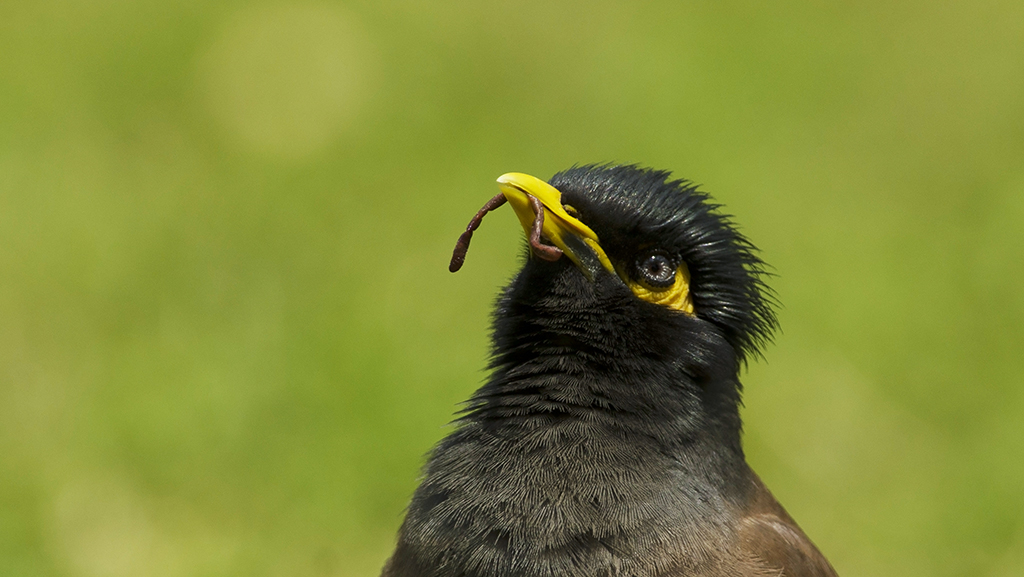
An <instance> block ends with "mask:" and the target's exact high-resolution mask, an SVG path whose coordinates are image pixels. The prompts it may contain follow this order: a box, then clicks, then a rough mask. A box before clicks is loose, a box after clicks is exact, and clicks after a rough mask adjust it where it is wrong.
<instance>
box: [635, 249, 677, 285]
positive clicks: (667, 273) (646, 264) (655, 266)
mask: <svg viewBox="0 0 1024 577" xmlns="http://www.w3.org/2000/svg"><path fill="white" fill-rule="evenodd" d="M639 264H640V266H639V267H637V268H639V272H640V276H641V278H642V280H644V281H645V282H647V283H649V284H651V285H653V286H656V287H668V286H671V285H672V283H673V282H674V281H675V277H676V271H675V268H674V267H673V266H672V261H671V260H669V258H668V257H667V256H665V255H663V254H658V253H655V254H649V255H647V256H645V257H642V258H641V259H640V263H639Z"/></svg>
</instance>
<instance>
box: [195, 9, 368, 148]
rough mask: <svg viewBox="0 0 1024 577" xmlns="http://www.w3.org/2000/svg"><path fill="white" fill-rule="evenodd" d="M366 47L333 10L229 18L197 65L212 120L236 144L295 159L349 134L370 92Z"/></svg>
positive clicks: (344, 15) (254, 11)
mask: <svg viewBox="0 0 1024 577" xmlns="http://www.w3.org/2000/svg"><path fill="white" fill-rule="evenodd" d="M370 53H371V50H370V47H369V42H368V41H367V40H366V38H365V37H364V35H363V34H362V33H361V31H360V29H359V26H358V25H357V24H356V23H355V22H354V21H353V19H352V17H351V16H349V15H348V14H347V13H345V12H343V11H342V10H340V9H338V8H336V7H331V6H317V5H306V6H303V5H280V6H264V7H258V8H249V9H244V10H242V11H240V12H238V13H236V14H235V15H234V17H233V18H231V20H230V21H229V23H228V24H227V25H226V26H225V28H224V30H223V32H222V33H221V35H220V36H219V38H217V40H216V41H215V42H214V43H213V45H212V46H211V47H210V48H209V50H208V51H207V53H206V54H205V56H204V57H203V58H202V60H201V61H200V79H201V83H202V86H203V90H204V92H205V97H206V101H207V103H208V106H209V108H210V110H211V112H212V114H213V116H214V117H216V119H217V120H218V121H219V123H220V124H221V125H222V126H223V127H224V129H226V131H227V132H228V133H229V134H230V136H231V137H232V138H233V140H235V141H236V142H237V143H240V144H242V145H243V146H245V147H246V148H249V149H251V150H255V151H257V152H259V153H263V154H266V155H268V156H272V157H278V158H282V159H297V158H302V157H305V156H308V155H309V154H312V153H314V152H316V151H317V150H320V149H321V148H323V147H324V146H326V145H327V144H329V143H330V142H332V141H333V140H335V139H336V138H338V137H339V136H340V135H341V134H343V133H344V131H345V129H346V128H347V127H349V126H350V125H351V123H352V121H353V120H354V119H355V118H356V117H357V115H358V113H359V111H360V109H361V108H362V105H363V104H364V103H365V102H366V100H367V96H368V95H369V92H370V87H369V82H368V77H369V76H370V74H369V73H370V70H371V68H372V65H371V61H372V58H371V56H370Z"/></svg>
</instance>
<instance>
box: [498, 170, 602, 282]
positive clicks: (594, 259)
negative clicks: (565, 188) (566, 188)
mask: <svg viewBox="0 0 1024 577" xmlns="http://www.w3.org/2000/svg"><path fill="white" fill-rule="evenodd" d="M498 188H499V189H501V193H502V194H503V195H504V196H505V198H506V199H507V200H508V203H509V204H511V205H512V208H513V210H515V211H516V216H518V217H519V222H520V224H522V225H523V230H524V231H526V234H527V236H529V235H530V232H531V230H532V229H533V223H534V220H536V215H535V214H534V212H533V207H532V206H531V205H530V198H529V197H531V196H532V197H534V198H536V199H537V200H539V201H540V204H541V205H542V206H543V210H544V227H543V229H542V230H541V234H542V235H543V236H544V238H546V239H548V240H549V241H550V242H552V243H553V244H554V245H555V246H557V247H558V248H560V249H562V252H564V253H565V254H566V255H568V256H569V258H570V259H571V260H572V261H573V262H574V263H576V266H578V267H579V268H580V270H582V271H583V274H585V275H586V276H587V278H589V279H590V280H593V279H594V277H595V276H596V275H597V273H598V272H599V271H600V270H601V268H604V269H605V270H607V271H608V272H610V273H612V274H615V267H613V266H612V263H611V261H610V260H608V255H606V254H605V252H604V249H602V248H601V245H600V243H599V241H598V238H597V234H595V233H594V231H593V230H591V229H590V227H589V226H587V225H585V224H583V223H582V222H580V220H579V219H578V218H576V217H574V216H572V215H570V214H569V213H568V212H566V210H565V207H564V206H562V193H561V192H559V191H558V189H557V188H555V187H553V186H551V185H550V184H548V183H546V182H544V181H543V180H541V179H539V178H536V177H533V176H530V175H529V174H523V173H521V172H510V173H508V174H503V175H501V176H500V177H498Z"/></svg>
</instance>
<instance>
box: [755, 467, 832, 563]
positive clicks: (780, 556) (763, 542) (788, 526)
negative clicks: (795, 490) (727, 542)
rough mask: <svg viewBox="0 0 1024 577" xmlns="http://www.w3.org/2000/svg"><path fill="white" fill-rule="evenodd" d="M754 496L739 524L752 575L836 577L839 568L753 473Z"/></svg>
mask: <svg viewBox="0 0 1024 577" xmlns="http://www.w3.org/2000/svg"><path fill="white" fill-rule="evenodd" d="M750 483H751V484H752V487H751V488H752V491H751V499H750V501H749V502H748V506H747V508H746V511H745V512H744V515H743V516H742V517H741V518H740V520H739V523H738V526H737V528H736V529H737V539H738V542H739V543H738V545H739V552H740V556H741V558H742V559H744V560H745V562H746V563H749V565H750V567H751V569H752V570H753V571H755V572H753V573H750V574H751V575H778V576H785V577H836V571H835V569H833V568H832V565H831V564H830V563H829V562H828V560H827V559H825V556H824V555H822V554H821V552H820V551H818V548H817V547H816V546H815V545H814V543H813V542H812V541H811V540H810V538H809V537H807V535H806V534H805V533H804V532H803V530H802V529H800V526H799V525H797V523H796V521H794V520H793V518H792V517H790V515H789V513H787V512H786V510H785V509H784V508H783V507H782V505H781V504H779V502H778V501H777V500H776V499H775V497H774V496H773V495H772V494H771V492H770V491H769V490H768V488H767V487H766V486H765V485H764V483H763V482H762V481H761V479H760V478H759V477H758V476H757V475H756V474H753V473H751V479H750Z"/></svg>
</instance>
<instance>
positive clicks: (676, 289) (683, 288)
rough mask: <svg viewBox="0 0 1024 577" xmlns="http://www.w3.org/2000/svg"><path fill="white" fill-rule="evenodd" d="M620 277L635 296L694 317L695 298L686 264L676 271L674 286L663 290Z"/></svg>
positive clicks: (682, 264)
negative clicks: (692, 294) (691, 294)
mask: <svg viewBox="0 0 1024 577" xmlns="http://www.w3.org/2000/svg"><path fill="white" fill-rule="evenodd" d="M619 276H620V277H622V278H623V280H625V281H626V284H627V285H628V286H629V288H630V290H632V291H633V294H635V295H636V296H638V297H640V298H642V299H643V300H645V301H647V302H649V303H654V304H656V305H661V306H663V307H668V308H670V309H673V310H677V311H682V312H684V313H686V314H688V315H691V316H692V315H693V298H692V297H691V296H690V270H689V269H688V268H686V263H685V262H684V263H681V264H680V265H679V268H678V269H676V280H675V282H674V283H672V286H669V287H665V288H663V289H659V288H656V287H647V286H644V285H643V284H640V283H639V282H637V281H635V280H632V279H630V278H629V277H628V276H627V275H619Z"/></svg>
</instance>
